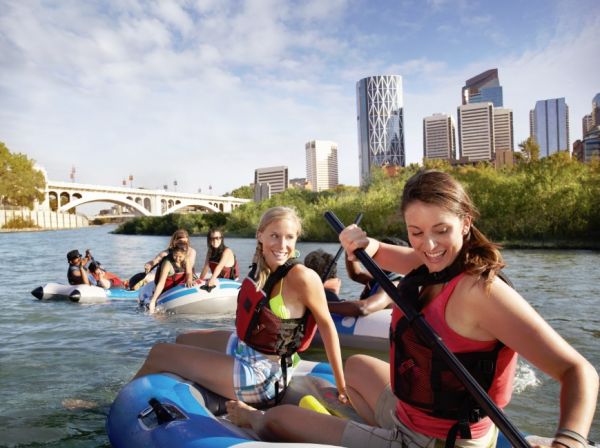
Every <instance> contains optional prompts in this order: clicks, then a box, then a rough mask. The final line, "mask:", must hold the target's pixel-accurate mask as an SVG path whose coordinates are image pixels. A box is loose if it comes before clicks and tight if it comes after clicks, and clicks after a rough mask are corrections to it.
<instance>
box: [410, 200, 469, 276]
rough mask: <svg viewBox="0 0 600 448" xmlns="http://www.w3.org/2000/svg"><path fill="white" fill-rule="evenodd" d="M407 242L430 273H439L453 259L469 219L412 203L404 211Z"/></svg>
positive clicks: (424, 204) (466, 230)
mask: <svg viewBox="0 0 600 448" xmlns="http://www.w3.org/2000/svg"><path fill="white" fill-rule="evenodd" d="M404 220H405V222H406V228H407V230H408V238H409V240H410V244H411V246H412V247H413V248H414V249H415V251H416V252H417V254H418V255H419V257H420V258H421V260H422V261H423V263H424V264H425V265H426V266H427V268H428V269H429V272H439V271H441V270H443V269H444V268H446V267H448V266H449V265H450V264H452V262H453V261H454V260H455V259H456V257H457V255H458V254H459V252H460V250H461V248H462V246H463V238H464V235H466V234H467V233H468V231H469V227H470V225H471V218H469V217H466V218H461V217H459V216H457V215H456V214H454V213H452V212H450V211H448V210H446V209H444V208H442V207H440V206H438V205H433V204H427V203H425V202H421V201H414V202H412V203H411V204H410V205H408V206H407V207H406V209H405V211H404Z"/></svg>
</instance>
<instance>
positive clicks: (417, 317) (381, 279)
mask: <svg viewBox="0 0 600 448" xmlns="http://www.w3.org/2000/svg"><path fill="white" fill-rule="evenodd" d="M325 219H326V220H327V222H328V223H329V225H330V226H331V227H332V228H333V229H334V230H335V231H336V232H337V233H338V234H339V233H340V232H341V231H342V230H344V225H343V224H342V222H341V221H340V220H339V219H338V218H337V216H335V214H333V213H332V212H325ZM354 255H355V256H356V257H357V258H358V259H359V260H360V262H361V263H362V264H363V266H364V267H365V268H366V269H367V271H369V273H370V274H371V275H372V276H373V277H374V278H375V280H377V282H378V283H379V285H380V286H381V287H382V288H383V290H384V291H385V292H386V293H388V295H389V296H390V297H391V298H392V300H393V301H394V302H395V303H396V305H398V307H399V308H400V309H401V310H402V312H403V313H404V316H405V317H406V318H407V319H408V320H409V322H411V324H412V325H414V326H415V327H416V328H417V329H418V330H420V331H419V333H420V335H421V336H422V337H423V339H424V340H425V341H424V342H425V343H427V345H429V346H430V348H431V349H432V350H434V351H435V352H436V353H437V354H438V355H439V356H440V358H442V360H443V361H444V362H445V363H446V365H447V366H448V367H449V368H450V370H451V371H452V372H453V373H454V374H455V375H456V377H457V378H458V379H459V380H460V382H461V383H462V384H463V386H465V388H466V389H467V391H468V392H469V393H470V394H471V396H472V397H473V398H474V399H475V401H477V403H478V404H479V406H481V408H482V409H483V410H484V411H485V413H486V414H487V415H488V416H489V417H490V418H491V419H492V421H493V422H494V423H495V424H496V426H498V429H500V431H502V433H503V434H504V435H505V436H506V438H507V439H508V440H509V441H510V443H511V444H512V446H514V447H518V448H530V445H529V443H528V442H527V441H526V440H525V438H524V437H523V435H522V434H521V433H520V432H519V430H518V429H517V428H516V427H515V426H514V425H513V424H512V423H511V422H510V420H508V419H507V418H506V416H505V415H504V413H503V412H502V411H501V410H500V409H499V408H498V406H496V403H494V402H493V401H492V399H491V398H490V397H489V395H488V394H487V393H486V392H485V390H483V388H482V387H481V386H480V385H479V383H478V382H477V381H476V380H475V379H474V378H473V377H472V376H471V374H470V373H469V372H468V370H467V369H465V367H464V366H463V365H462V364H461V362H460V361H459V360H458V359H457V358H456V356H454V353H452V352H451V351H450V350H448V347H446V345H445V344H444V342H443V341H442V339H441V338H440V337H439V336H438V335H437V334H436V333H435V330H434V329H433V328H431V326H430V325H429V323H428V322H427V321H426V320H425V318H424V317H423V315H422V314H419V313H417V311H416V310H415V309H414V308H413V307H412V306H411V305H410V304H409V303H408V301H404V300H402V299H401V297H400V295H399V294H398V290H397V289H396V287H395V286H394V284H393V283H392V282H391V281H390V280H389V279H388V277H387V276H386V275H385V273H384V272H383V271H382V270H381V268H380V267H379V266H378V265H377V264H376V263H375V261H373V259H372V258H371V257H370V256H369V255H368V254H367V252H365V250H364V249H357V250H355V251H354Z"/></svg>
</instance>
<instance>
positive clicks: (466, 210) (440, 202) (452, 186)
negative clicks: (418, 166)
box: [400, 170, 505, 290]
mask: <svg viewBox="0 0 600 448" xmlns="http://www.w3.org/2000/svg"><path fill="white" fill-rule="evenodd" d="M415 201H420V202H423V203H426V204H432V205H436V206H438V207H441V208H443V209H445V210H447V211H449V212H451V213H453V214H455V215H456V216H458V217H459V218H461V219H464V218H471V226H470V228H469V232H468V233H467V234H466V235H465V236H464V237H463V246H462V249H461V251H460V253H459V254H458V261H459V262H460V263H462V265H463V267H464V270H465V272H467V273H468V274H472V275H475V276H477V277H479V278H482V279H483V280H484V284H485V288H486V290H489V287H490V285H491V284H492V281H493V280H494V277H495V276H496V274H497V272H498V271H500V270H501V269H502V268H503V267H504V266H505V263H504V261H503V259H502V255H501V254H500V250H499V248H500V246H498V245H497V244H495V243H492V242H491V241H490V240H488V239H487V237H486V236H485V235H484V234H483V233H481V232H480V231H479V229H477V227H475V220H476V219H477V218H478V217H479V212H478V210H477V208H476V207H475V205H474V204H473V201H472V200H471V198H470V197H469V195H468V194H467V192H466V191H465V189H464V188H463V186H462V185H461V184H460V182H458V181H457V180H456V179H454V178H453V177H452V176H451V175H450V174H448V173H444V172H442V171H435V170H421V171H419V172H418V173H416V174H415V175H413V176H412V177H411V178H410V179H408V181H407V182H406V185H405V186H404V192H403V193H402V204H401V207H400V208H401V211H402V214H404V212H405V211H406V209H407V207H408V206H409V205H410V204H412V203H413V202H415Z"/></svg>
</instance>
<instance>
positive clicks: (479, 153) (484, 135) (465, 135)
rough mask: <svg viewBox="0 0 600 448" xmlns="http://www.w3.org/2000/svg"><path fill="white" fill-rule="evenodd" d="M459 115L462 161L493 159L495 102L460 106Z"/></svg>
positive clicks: (459, 140)
mask: <svg viewBox="0 0 600 448" xmlns="http://www.w3.org/2000/svg"><path fill="white" fill-rule="evenodd" d="M457 115H458V142H459V147H460V160H461V162H478V161H491V160H492V159H493V156H494V106H493V104H492V103H473V104H465V105H462V106H458V112H457Z"/></svg>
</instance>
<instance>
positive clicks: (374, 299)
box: [327, 282, 398, 316]
mask: <svg viewBox="0 0 600 448" xmlns="http://www.w3.org/2000/svg"><path fill="white" fill-rule="evenodd" d="M397 284H398V282H394V285H397ZM392 303H393V301H392V299H391V298H390V296H388V295H387V293H386V292H385V291H384V290H383V288H381V287H379V288H377V292H376V293H375V294H373V295H371V296H369V297H368V298H366V299H363V300H346V301H344V302H327V306H328V307H329V311H330V312H332V313H337V314H341V315H342V316H367V315H369V314H371V313H374V312H376V311H379V310H383V309H385V308H388V307H389V306H390V305H391V304H392Z"/></svg>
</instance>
